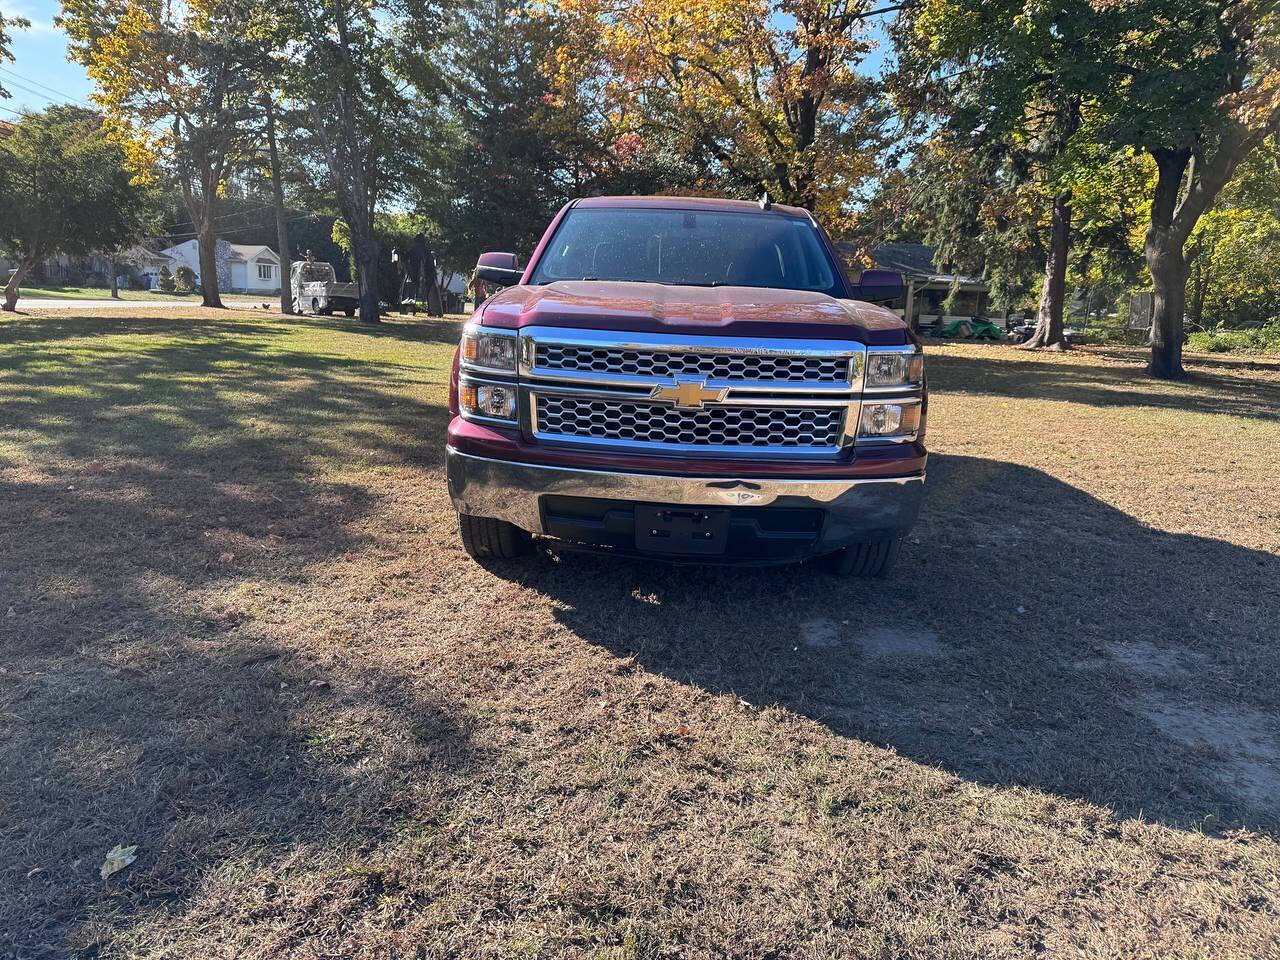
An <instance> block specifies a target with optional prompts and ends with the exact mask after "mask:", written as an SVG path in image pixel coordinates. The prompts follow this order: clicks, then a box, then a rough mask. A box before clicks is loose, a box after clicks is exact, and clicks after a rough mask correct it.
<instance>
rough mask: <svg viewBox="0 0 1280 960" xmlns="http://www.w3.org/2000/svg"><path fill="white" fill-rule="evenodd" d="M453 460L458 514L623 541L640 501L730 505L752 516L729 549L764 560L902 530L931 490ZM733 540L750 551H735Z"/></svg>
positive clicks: (902, 483)
mask: <svg viewBox="0 0 1280 960" xmlns="http://www.w3.org/2000/svg"><path fill="white" fill-rule="evenodd" d="M446 457H447V465H448V476H449V495H450V497H451V498H452V499H453V504H454V506H455V507H456V508H457V509H458V511H459V512H460V513H466V514H471V515H472V516H478V517H493V518H495V519H498V520H506V521H509V522H510V523H513V524H515V525H516V526H517V527H520V528H521V529H523V530H527V531H529V532H530V533H539V534H546V535H549V536H560V537H562V538H564V539H570V540H577V541H584V540H585V541H587V542H593V543H596V544H598V545H613V544H614V541H615V540H619V538H620V541H619V542H621V541H625V540H626V539H627V534H626V531H625V530H620V529H619V524H623V523H625V517H626V516H627V513H626V511H627V509H629V508H630V506H631V505H633V504H653V505H662V506H689V507H692V506H703V507H728V508H730V510H731V516H736V517H738V518H740V519H742V520H743V521H744V523H743V524H741V526H742V527H743V528H744V530H745V529H746V528H749V529H750V531H751V532H752V533H751V535H750V536H747V534H746V533H744V534H743V536H742V537H739V538H738V539H737V540H736V541H735V540H732V539H731V541H730V544H731V546H730V552H731V553H732V552H743V553H750V554H752V555H755V554H757V553H758V554H759V558H760V559H794V558H799V557H803V556H808V555H813V554H819V553H827V552H830V551H833V550H838V549H840V548H842V547H845V546H848V545H849V544H852V543H861V542H867V541H872V540H881V539H887V538H891V537H899V536H903V535H904V534H905V533H906V532H907V531H908V530H910V529H911V527H912V525H913V524H914V523H915V521H916V516H917V515H918V514H919V512H920V502H921V499H922V498H923V495H924V474H923V473H919V474H916V475H913V476H905V477H873V478H857V479H849V478H822V479H778V478H754V479H743V478H713V477H696V476H669V475H660V474H644V473H615V472H612V471H604V470H583V469H577V468H572V467H564V466H547V465H542V464H533V463H520V462H516V461H511V460H499V459H494V458H490V457H480V456H475V455H472V454H466V453H462V452H460V451H459V450H457V449H456V448H454V447H452V446H450V447H447V448H446ZM601 501H604V502H606V503H612V504H616V505H617V506H618V508H619V510H618V511H616V515H613V514H614V513H615V512H614V511H610V512H609V514H610V515H608V516H606V515H605V513H602V512H599V511H597V516H595V517H594V518H593V519H592V520H591V521H590V522H589V523H588V522H587V521H586V520H582V522H580V523H577V524H576V525H575V523H574V522H573V521H574V517H575V516H577V517H579V518H582V517H584V516H586V515H587V514H586V513H584V512H583V509H582V508H581V507H580V506H579V507H574V506H573V505H574V504H579V505H581V504H587V503H596V504H598V503H599V502H601ZM560 504H569V505H570V506H569V508H567V509H568V516H565V515H562V514H563V511H560V512H557V513H553V511H559V507H558V506H557V505H560ZM765 511H773V512H774V515H776V516H778V517H782V516H784V515H785V516H788V517H801V516H802V515H807V516H809V517H812V518H813V523H812V524H811V525H809V526H808V527H805V525H804V524H800V527H801V528H802V529H797V530H790V531H786V532H785V533H783V534H778V535H774V534H771V533H770V532H769V531H770V530H771V529H773V528H774V526H775V525H772V524H771V523H770V522H768V521H769V517H770V514H769V513H766V512H765ZM784 511H786V513H785V514H784ZM588 513H589V511H588ZM761 519H763V520H764V522H763V523H761V522H760V521H761ZM748 520H749V521H750V522H749V523H747V522H745V521H748ZM593 532H599V534H600V536H598V537H597V536H594V535H593ZM606 534H611V535H612V538H611V536H606ZM747 540H750V541H751V543H750V545H749V546H748V545H747V543H746V541H747ZM762 540H763V541H768V542H764V543H763V544H762V543H761V541H762ZM735 544H738V545H740V546H741V547H742V549H741V550H738V551H735V550H734V549H733V548H734V545H735ZM757 548H758V549H757Z"/></svg>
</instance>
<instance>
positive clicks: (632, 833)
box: [0, 308, 1280, 960]
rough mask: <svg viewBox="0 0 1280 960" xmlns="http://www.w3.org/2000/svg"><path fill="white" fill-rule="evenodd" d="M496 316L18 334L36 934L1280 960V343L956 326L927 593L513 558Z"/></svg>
mask: <svg viewBox="0 0 1280 960" xmlns="http://www.w3.org/2000/svg"><path fill="white" fill-rule="evenodd" d="M457 332H458V331H457V325H456V322H454V321H449V320H446V321H431V320H419V321H416V322H404V323H389V324H386V325H384V326H382V327H380V328H377V329H368V328H362V327H361V326H359V324H357V323H354V322H348V321H343V320H331V319H318V318H309V319H307V320H305V321H302V322H285V321H284V320H282V319H278V318H275V317H273V316H271V315H268V314H264V313H262V312H258V313H257V314H253V313H248V312H245V313H234V312H226V311H202V310H200V309H198V308H191V309H190V310H189V311H187V312H185V313H182V314H181V315H172V314H171V315H166V316H164V317H159V316H156V315H155V314H154V312H153V313H152V315H149V316H148V315H143V314H142V313H141V312H140V311H136V310H135V311H134V312H133V314H132V315H130V313H129V311H128V310H127V309H122V310H120V311H118V315H114V316H108V315H106V314H104V315H102V316H98V317H83V316H66V315H65V311H64V312H63V314H62V315H57V316H29V317H22V318H17V319H12V320H4V321H0V494H2V495H0V544H3V548H4V549H3V564H0V849H2V850H3V851H4V856H3V858H0V945H2V946H0V956H6V957H7V956H16V957H22V958H27V957H31V958H37V957H39V958H43V957H61V956H67V955H77V956H84V957H97V958H111V957H125V956H154V957H160V956H164V957H190V958H201V960H207V958H215V957H226V958H256V957H261V958H268V957H270V958H276V957H295V956H296V957H320V956H325V957H423V958H435V957H474V958H480V957H494V956H508V957H561V956H591V957H609V958H614V960H623V958H657V957H695V956H709V955H714V956H732V957H744V958H746V957H804V958H825V957H874V958H886V960H887V958H907V957H909V958H938V960H942V958H948V960H956V958H975V960H976V958H993V957H996V958H1005V957H1009V958H1013V957H1039V956H1051V957H1090V958H1108V960H1110V958H1117V957H1150V958H1161V960H1166V958H1175V957H1176V958H1188V960H1189V958H1202V957H1213V958H1239V960H1244V958H1260V957H1275V956H1277V950H1278V948H1277V944H1280V912H1278V911H1280V907H1278V906H1277V905H1278V904H1280V839H1278V838H1280V646H1278V645H1277V639H1278V637H1277V634H1278V632H1280V627H1278V624H1280V500H1278V499H1277V493H1276V491H1277V489H1278V488H1280V362H1275V361H1254V362H1250V363H1246V362H1243V361H1232V360H1229V359H1224V358H1209V357H1195V358H1191V359H1190V363H1191V367H1192V370H1193V373H1194V377H1193V379H1192V380H1191V381H1190V382H1187V383H1182V384H1157V383H1152V382H1149V381H1147V380H1146V379H1145V378H1144V377H1142V376H1141V374H1140V364H1141V357H1140V353H1139V352H1138V351H1127V350H1117V349H1110V350H1108V349H1091V350H1081V351H1073V352H1071V353H1068V354H1066V355H1063V356H1033V355H1028V354H1025V353H1022V352H1019V351H1016V350H1013V349H1010V348H1006V347H1001V346H971V345H945V346H931V347H930V361H929V362H930V368H929V370H930V378H931V383H932V386H933V389H934V393H933V400H932V405H931V408H930V419H929V437H930V445H931V447H932V449H933V450H934V451H935V454H934V459H933V460H932V461H931V464H930V479H929V494H928V499H927V504H926V508H925V512H924V514H923V515H922V518H921V523H920V525H919V527H918V528H917V530H916V532H915V533H914V534H913V536H912V538H911V540H910V542H909V543H908V544H907V547H906V549H904V551H903V559H902V562H901V564H900V566H899V569H898V572H897V574H896V575H895V577H894V578H893V579H892V580H890V581H888V582H884V583H879V582H875V583H866V582H858V581H841V580H834V579H831V578H829V577H827V576H825V575H824V574H822V573H820V572H818V571H816V570H814V569H812V568H811V567H808V566H802V567H789V568H778V569H771V570H747V571H735V570H723V569H714V568H708V569H701V568H681V569H673V568H668V567H663V566H659V565H656V564H642V563H635V562H605V561H602V560H600V559H593V558H585V557H581V556H574V555H569V554H566V555H563V556H559V557H551V556H547V555H541V556H537V557H534V558H532V559H530V560H528V561H524V562H521V563H520V564H518V565H515V566H512V567H509V568H506V569H505V570H502V571H500V572H499V573H497V574H495V573H493V572H488V571H486V570H484V569H482V568H480V567H479V566H476V565H474V564H472V563H470V562H468V560H467V559H466V557H465V556H464V554H463V553H462V551H461V549H460V547H459V545H458V543H457V539H456V535H455V529H454V520H453V515H452V511H451V508H450V505H449V502H448V498H447V496H446V492H445V486H444V478H443V472H442V453H443V449H442V448H443V436H444V428H445V423H446V413H445V410H444V402H445V393H446V384H447V380H448V371H449V360H450V355H451V352H452V349H453V343H454V341H455V339H456V336H457ZM117 844H123V845H125V846H130V845H136V846H137V860H136V862H134V863H133V864H132V865H131V866H129V867H127V868H125V869H124V870H123V871H121V872H119V873H117V874H115V875H114V876H112V877H110V878H109V879H107V880H105V881H104V880H103V879H101V878H100V876H99V867H100V865H101V864H102V862H103V858H104V856H105V855H106V853H107V851H108V850H110V849H111V848H112V847H114V846H115V845H117Z"/></svg>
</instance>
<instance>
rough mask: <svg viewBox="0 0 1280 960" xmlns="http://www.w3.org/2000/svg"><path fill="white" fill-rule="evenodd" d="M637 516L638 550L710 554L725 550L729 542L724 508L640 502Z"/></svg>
mask: <svg viewBox="0 0 1280 960" xmlns="http://www.w3.org/2000/svg"><path fill="white" fill-rule="evenodd" d="M635 518H636V549H637V550H644V551H646V552H649V553H681V554H696V555H700V556H709V555H717V554H722V553H724V552H725V549H726V548H727V547H728V544H729V511H728V510H725V509H715V508H711V507H658V506H646V505H643V504H637V505H636V508H635Z"/></svg>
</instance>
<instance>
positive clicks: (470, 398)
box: [458, 383, 479, 413]
mask: <svg viewBox="0 0 1280 960" xmlns="http://www.w3.org/2000/svg"><path fill="white" fill-rule="evenodd" d="M458 404H459V406H461V407H462V409H463V410H466V411H467V412H468V413H475V411H476V408H477V407H478V406H479V403H478V401H477V399H476V385H475V384H474V383H464V384H462V385H461V386H460V387H458Z"/></svg>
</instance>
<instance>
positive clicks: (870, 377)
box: [867, 350, 924, 387]
mask: <svg viewBox="0 0 1280 960" xmlns="http://www.w3.org/2000/svg"><path fill="white" fill-rule="evenodd" d="M923 380H924V354H923V353H918V352H915V351H912V352H909V353H908V352H903V351H890V350H884V351H880V350H876V351H872V352H869V353H868V354H867V386H868V387H913V386H918V385H919V384H920V383H921V381H923Z"/></svg>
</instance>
